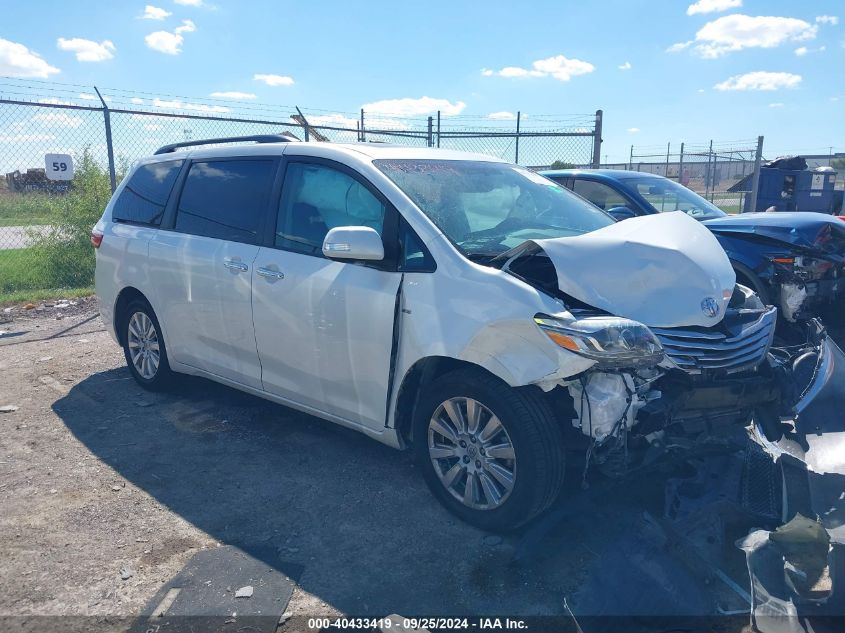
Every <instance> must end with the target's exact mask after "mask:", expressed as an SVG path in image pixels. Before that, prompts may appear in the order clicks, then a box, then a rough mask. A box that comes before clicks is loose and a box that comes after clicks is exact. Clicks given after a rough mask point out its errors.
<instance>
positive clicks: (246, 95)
mask: <svg viewBox="0 0 845 633" xmlns="http://www.w3.org/2000/svg"><path fill="white" fill-rule="evenodd" d="M208 96H209V97H214V98H215V99H237V100H238V101H244V100H246V99H256V98H257V97H258V95H256V94H255V93H252V92H237V91H236V90H229V91H226V92H212V93H211V94H210V95H208Z"/></svg>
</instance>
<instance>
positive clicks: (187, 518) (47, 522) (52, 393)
mask: <svg viewBox="0 0 845 633" xmlns="http://www.w3.org/2000/svg"><path fill="white" fill-rule="evenodd" d="M59 311H61V312H62V318H61V319H57V318H56V314H57V313H58V312H59ZM4 321H6V322H5V323H4ZM0 332H5V333H4V334H3V335H2V336H0V406H3V405H12V406H13V407H17V409H16V410H14V411H10V412H6V413H0V507H2V512H0V561H2V563H0V616H25V615H78V616H101V617H120V616H134V615H137V614H138V613H139V612H140V611H141V609H142V608H143V606H144V605H145V604H146V603H147V602H148V601H149V600H150V599H151V598H152V596H153V595H154V594H155V593H156V592H157V591H158V590H159V589H160V588H161V587H162V585H163V583H166V582H167V581H168V580H169V579H170V578H172V577H173V576H174V575H175V574H176V573H177V572H179V570H180V569H182V567H183V566H184V565H185V563H186V562H187V561H188V559H189V558H190V557H191V556H192V555H193V554H194V553H196V552H197V551H199V550H201V549H207V548H215V547H218V546H219V545H221V544H222V545H235V546H237V547H238V548H240V549H242V550H243V551H245V552H247V553H249V554H251V555H252V556H254V557H257V558H259V559H261V558H262V557H263V556H266V552H268V551H269V552H273V554H274V555H275V556H278V557H279V558H281V559H282V560H284V561H285V562H286V569H289V570H298V571H296V572H295V575H296V577H295V578H294V580H296V587H295V590H294V594H293V597H292V599H291V601H290V604H289V606H288V608H287V611H288V612H289V614H291V615H292V616H294V617H295V616H316V615H324V614H325V615H331V614H355V615H371V616H382V615H386V614H391V613H399V614H403V615H414V614H416V615H447V614H453V613H454V614H457V613H464V614H465V613H477V614H495V613H507V614H513V615H519V614H522V615H544V614H549V615H554V614H563V613H565V612H566V609H565V607H564V600H565V599H567V600H569V604H572V602H573V600H575V601H576V602H577V592H578V590H579V589H580V588H581V587H582V586H583V585H584V584H585V583H586V582H587V574H588V571H587V570H588V568H589V566H590V565H591V564H592V563H594V562H595V560H596V559H597V557H598V556H600V555H601V553H602V552H603V551H605V549H606V548H607V547H608V544H610V543H614V542H617V541H618V540H619V538H620V537H621V536H622V535H624V534H626V533H629V532H630V530H631V525H632V522H633V521H635V520H637V519H638V518H639V517H641V516H642V513H643V509H644V508H650V509H652V510H653V511H654V512H656V513H658V514H659V512H660V509H661V508H662V503H663V498H662V489H661V488H660V487H651V488H650V487H648V486H645V485H639V486H635V487H630V486H628V487H626V486H623V485H619V486H618V488H609V489H608V490H606V491H605V492H604V493H603V494H602V497H601V500H600V502H590V503H588V504H587V507H588V509H589V511H588V512H578V513H576V514H575V515H574V516H570V517H568V518H567V519H566V520H565V521H564V522H562V523H561V524H560V525H559V526H557V528H556V529H555V530H553V531H552V533H551V535H550V536H549V537H548V538H547V539H545V540H544V541H543V544H542V547H541V552H540V555H535V556H532V557H530V558H529V559H528V560H524V561H523V562H521V563H519V564H516V563H514V562H513V561H512V558H513V555H514V553H515V552H516V551H517V548H518V547H520V544H521V543H522V541H521V539H523V536H524V535H520V534H515V535H512V536H506V537H500V536H495V535H490V534H485V533H483V532H481V531H479V530H476V529H474V528H472V527H470V526H468V525H466V524H463V523H461V522H460V521H458V520H457V519H455V518H453V517H452V516H451V515H450V514H448V513H447V512H446V511H445V510H443V509H442V508H441V507H440V505H439V504H438V503H437V502H436V501H435V500H434V498H433V497H432V496H431V495H430V494H429V492H428V490H427V489H426V487H425V485H424V483H423V481H422V478H421V477H420V476H419V474H418V473H417V472H416V469H415V467H414V464H413V462H412V460H411V457H410V455H409V454H408V453H403V452H399V451H395V450H393V449H391V448H388V447H386V446H383V445H381V444H378V443H376V442H374V441H372V440H369V439H367V438H365V437H364V436H362V435H360V434H357V433H355V432H352V431H347V430H345V429H342V428H340V427H338V426H336V425H333V424H330V423H327V422H323V421H321V420H318V419H315V418H312V417H310V416H307V415H304V414H301V413H298V412H295V411H292V410H289V409H286V408H284V407H281V406H277V405H275V404H271V403H268V402H266V401H264V400H261V399H259V398H255V397H252V396H248V395H245V394H242V393H240V392H237V391H235V390H231V389H228V388H225V387H222V386H219V385H217V384H214V383H211V382H208V381H205V380H200V379H185V380H184V383H183V384H182V385H181V387H180V389H179V390H178V391H176V392H174V393H169V394H150V393H147V392H145V391H143V390H142V389H141V388H140V387H138V386H137V385H136V384H135V382H134V381H133V380H132V379H131V377H130V375H129V372H128V370H127V369H126V367H125V362H124V358H123V354H122V351H121V349H120V348H119V347H118V346H117V344H115V343H114V341H112V339H111V338H110V337H109V336H108V334H107V333H106V332H105V330H104V328H103V325H102V323H101V322H100V319H99V316H98V315H97V313H96V305H95V303H94V301H93V300H92V299H87V300H80V301H79V302H78V303H77V305H73V306H70V305H68V306H66V307H62V308H58V309H57V308H55V307H45V308H44V309H42V310H30V311H27V312H24V311H21V310H19V309H15V310H13V311H12V312H10V313H3V312H2V311H0ZM569 481H570V482H571V483H570V489H577V486H578V483H579V481H580V473H573V476H572V477H570V478H569ZM570 492H571V490H570ZM268 560H269V558H268ZM291 575H292V576H293V573H292V574H291ZM738 580H740V581H741V579H738ZM629 581H630V582H633V583H635V582H637V579H636V578H630V579H629ZM284 630H287V629H284Z"/></svg>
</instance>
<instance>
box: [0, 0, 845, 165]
mask: <svg viewBox="0 0 845 633" xmlns="http://www.w3.org/2000/svg"><path fill="white" fill-rule="evenodd" d="M843 9H845V4H843V3H842V2H841V0H816V1H814V2H812V3H809V2H805V3H799V2H794V0H793V1H786V0H699V2H697V3H695V4H693V0H684V1H676V0H660V1H657V0H652V1H645V0H627V1H622V0H605V1H603V2H595V1H590V2H588V1H585V0H579V1H577V2H573V1H569V0H557V1H554V2H552V1H534V2H530V3H529V2H525V3H517V2H512V1H511V2H498V1H494V0H487V1H485V2H470V1H466V2H461V1H460V0H458V1H455V0H453V1H451V2H440V1H438V0H429V1H427V2H395V1H393V2H382V1H365V2H358V3H350V2H332V1H328V0H323V1H321V2H270V1H264V0H261V1H260V0H253V1H249V0H242V1H238V2H236V1H234V0H178V1H177V0H151V4H150V5H147V4H146V2H143V1H142V2H129V1H120V2H117V1H115V2H103V1H102V0H101V1H98V2H75V3H68V2H50V1H44V2H35V1H32V2H29V3H24V2H20V1H19V0H14V1H7V0H3V1H0V11H2V15H3V16H4V17H3V22H2V23H0V76H12V77H17V78H19V79H32V80H35V81H33V85H36V86H37V85H42V84H37V83H36V82H37V81H46V82H48V84H43V85H44V87H45V89H47V88H49V87H50V84H80V85H93V84H96V85H98V86H106V87H108V88H111V89H122V90H134V91H140V92H145V93H149V94H150V95H161V98H162V99H166V98H167V99H169V98H170V97H166V95H182V96H186V97H192V98H207V97H209V96H210V95H212V94H214V93H241V94H240V95H229V96H228V97H227V96H225V94H224V96H222V97H219V98H220V99H221V101H220V103H224V102H225V100H226V99H227V98H231V97H232V96H236V97H238V98H239V99H240V100H241V101H243V100H248V101H254V102H255V103H259V104H265V103H266V104H282V105H286V106H293V105H299V106H301V107H303V109H304V110H305V111H306V112H308V113H316V114H314V116H326V117H334V118H336V119H337V120H342V118H341V117H354V116H355V114H354V113H355V112H356V111H357V110H358V109H359V108H360V107H362V106H369V107H367V110H368V111H372V112H375V113H378V112H384V113H387V112H396V113H405V114H409V115H414V116H426V115H427V114H429V113H430V112H432V111H434V110H437V109H440V110H442V111H443V112H444V113H452V114H459V115H460V116H462V117H469V116H472V117H478V119H477V120H476V119H472V120H473V121H474V122H475V123H480V122H481V120H482V117H489V116H490V115H491V114H492V115H494V117H496V120H497V121H499V122H500V123H498V124H501V125H504V124H506V123H502V122H501V121H507V119H508V113H510V114H513V113H515V112H517V111H521V112H522V113H523V115H526V114H527V115H528V119H527V121H533V122H535V124H537V123H536V122H538V121H541V120H542V117H540V116H539V115H560V116H565V115H569V114H576V113H577V114H583V113H592V112H594V111H595V110H596V109H598V108H601V109H603V110H604V112H605V131H604V139H605V142H604V146H603V149H602V154H603V156H602V160H604V158H605V155H606V156H608V157H609V159H610V160H611V161H613V160H620V161H621V160H627V156H628V151H629V146H630V145H631V144H632V143H634V144H635V145H637V146H658V145H664V146H665V143H666V142H667V141H671V142H672V143H673V144H675V143H679V142H680V141H687V142H688V143H689V142H704V141H707V140H709V139H711V138H713V139H715V140H717V141H729V140H734V139H751V138H755V137H756V136H757V135H758V134H763V135H765V136H766V146H765V148H766V154H767V155H774V154H780V153H784V152H802V153H827V151H828V148H829V147H830V146H833V148H834V151H837V150H839V151H845V139H843V133H845V116H843V114H845V113H843V106H845V75H844V74H843V67H845V65H843V56H845V31H844V30H843V29H845V22H843V23H840V20H839V18H840V17H841V18H842V19H843V20H845V10H843ZM840 13H841V14H842V15H841V16H840ZM145 14H146V15H147V16H148V17H146V18H145V17H143V16H144V15H145ZM256 76H258V78H257V79H256ZM262 76H263V78H262ZM253 95H254V97H253ZM423 97H427V98H428V99H427V100H423ZM394 100H403V101H398V102H397V101H394ZM182 101H186V99H183V100H182ZM318 110H320V112H318ZM532 117H533V118H532ZM466 120H468V119H466ZM508 124H509V123H508Z"/></svg>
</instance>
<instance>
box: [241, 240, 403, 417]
mask: <svg viewBox="0 0 845 633" xmlns="http://www.w3.org/2000/svg"><path fill="white" fill-rule="evenodd" d="M259 269H265V270H270V271H278V272H279V273H281V274H283V275H284V278H278V276H272V277H268V276H262V275H260V274H259V273H258V272H257V271H258V270H259ZM265 275H266V273H265ZM400 280H401V274H400V273H395V272H385V271H381V270H376V269H375V268H370V267H365V266H360V265H357V264H352V263H342V262H339V261H332V260H329V259H323V258H321V257H313V256H309V255H303V254H299V253H292V252H288V251H282V250H277V249H272V248H262V249H261V250H260V251H259V254H258V257H257V259H256V260H255V270H254V271H253V313H254V322H255V336H256V341H257V343H258V350H259V355H260V358H261V366H262V368H263V374H262V377H263V384H264V389H265V390H267V391H269V392H271V393H273V394H276V395H279V396H281V397H283V398H287V399H290V400H293V401H295V402H299V403H301V404H304V405H306V406H311V407H314V408H316V409H319V410H321V411H324V412H326V413H330V414H333V415H338V416H341V417H343V418H345V419H347V420H350V421H352V422H356V423H359V424H363V425H365V426H368V427H371V428H382V427H384V423H385V411H386V404H387V390H388V381H389V373H390V355H391V346H392V341H393V319H394V310H395V306H396V295H397V292H398V290H399V284H400Z"/></svg>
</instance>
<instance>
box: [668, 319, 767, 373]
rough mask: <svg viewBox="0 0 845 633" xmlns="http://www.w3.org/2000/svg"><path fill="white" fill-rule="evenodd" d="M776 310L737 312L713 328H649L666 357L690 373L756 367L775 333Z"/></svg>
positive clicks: (730, 370)
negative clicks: (658, 341) (661, 346)
mask: <svg viewBox="0 0 845 633" xmlns="http://www.w3.org/2000/svg"><path fill="white" fill-rule="evenodd" d="M776 319H777V309H776V308H770V309H769V310H767V311H765V312H762V313H760V312H758V311H753V312H750V311H737V312H736V313H734V314H728V315H726V316H725V319H724V321H723V322H722V323H720V324H719V325H718V326H716V327H712V328H699V327H691V328H651V331H652V332H654V334H655V336H657V338H658V339H659V340H660V343H661V344H662V345H663V349H664V350H665V351H666V356H667V357H668V358H669V360H671V361H672V362H673V363H674V364H675V366H677V367H678V368H680V369H683V370H684V371H686V372H688V373H691V374H700V373H702V372H705V371H708V370H713V371H719V370H721V371H726V372H727V373H735V372H738V371H742V370H744V369H750V368H752V367H756V366H757V365H758V364H760V362H761V361H762V360H763V359H764V358H765V357H766V353H767V352H768V351H769V346H770V345H771V343H772V336H774V331H775V322H776Z"/></svg>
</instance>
